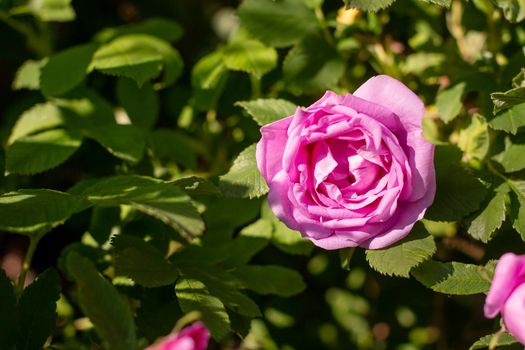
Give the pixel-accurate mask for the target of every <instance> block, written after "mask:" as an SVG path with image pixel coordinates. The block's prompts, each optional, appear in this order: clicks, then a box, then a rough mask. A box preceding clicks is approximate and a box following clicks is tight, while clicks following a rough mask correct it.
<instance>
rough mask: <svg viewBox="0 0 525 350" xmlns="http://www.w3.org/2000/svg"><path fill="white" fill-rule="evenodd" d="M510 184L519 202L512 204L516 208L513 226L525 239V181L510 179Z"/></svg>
mask: <svg viewBox="0 0 525 350" xmlns="http://www.w3.org/2000/svg"><path fill="white" fill-rule="evenodd" d="M509 185H510V187H511V189H512V191H513V192H514V194H515V196H516V197H517V200H518V202H517V203H513V204H512V205H511V208H513V209H514V212H513V213H512V214H513V222H512V227H514V229H516V231H518V233H519V234H520V235H521V238H522V239H523V240H524V241H525V181H510V182H509Z"/></svg>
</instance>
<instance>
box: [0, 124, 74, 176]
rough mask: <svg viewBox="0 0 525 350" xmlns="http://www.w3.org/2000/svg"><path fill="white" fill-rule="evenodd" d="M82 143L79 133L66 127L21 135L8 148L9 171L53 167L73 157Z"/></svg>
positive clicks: (28, 171) (26, 172) (16, 171)
mask: <svg viewBox="0 0 525 350" xmlns="http://www.w3.org/2000/svg"><path fill="white" fill-rule="evenodd" d="M81 144H82V136H81V135H80V134H79V133H77V132H73V131H68V130H64V129H54V130H49V131H43V132H41V133H39V134H36V135H30V136H24V137H21V138H19V139H17V140H16V141H15V142H13V143H12V144H11V145H10V146H9V147H8V148H7V150H6V168H7V171H9V172H11V173H16V174H36V173H40V172H43V171H46V170H49V169H52V168H54V167H56V166H58V165H60V164H62V163H63V162H65V161H66V160H67V159H68V158H69V157H71V156H72V155H73V153H75V151H76V150H77V149H78V148H79V147H80V145H81Z"/></svg>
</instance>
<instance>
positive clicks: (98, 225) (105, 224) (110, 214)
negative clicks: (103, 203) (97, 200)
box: [89, 207, 120, 245]
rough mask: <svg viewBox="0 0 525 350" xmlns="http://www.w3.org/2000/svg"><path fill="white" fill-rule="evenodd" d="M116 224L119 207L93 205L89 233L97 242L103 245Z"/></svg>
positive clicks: (118, 220) (118, 216)
mask: <svg viewBox="0 0 525 350" xmlns="http://www.w3.org/2000/svg"><path fill="white" fill-rule="evenodd" d="M118 224H120V208H119V207H95V208H93V212H92V214H91V225H90V226H89V233H90V234H91V236H92V237H93V238H94V239H95V241H97V243H98V244H100V245H103V244H104V243H106V242H107V241H108V239H109V237H110V235H111V232H112V230H113V228H114V227H115V226H117V225H118Z"/></svg>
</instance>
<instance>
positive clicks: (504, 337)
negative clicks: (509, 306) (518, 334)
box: [469, 332, 518, 350]
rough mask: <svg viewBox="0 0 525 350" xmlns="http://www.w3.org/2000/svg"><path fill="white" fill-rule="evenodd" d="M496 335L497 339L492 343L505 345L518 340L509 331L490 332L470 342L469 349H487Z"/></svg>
mask: <svg viewBox="0 0 525 350" xmlns="http://www.w3.org/2000/svg"><path fill="white" fill-rule="evenodd" d="M494 337H497V341H496V343H495V344H494V345H496V346H505V345H512V344H516V343H518V341H517V340H516V339H515V338H514V337H513V336H512V335H511V334H509V333H507V332H505V333H502V334H490V335H486V336H484V337H483V338H481V339H479V340H478V341H477V342H475V343H474V344H472V346H471V347H470V348H469V350H477V349H487V348H488V347H489V345H491V342H492V339H493V338H494Z"/></svg>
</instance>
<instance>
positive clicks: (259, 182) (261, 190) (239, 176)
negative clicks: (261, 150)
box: [219, 145, 268, 198]
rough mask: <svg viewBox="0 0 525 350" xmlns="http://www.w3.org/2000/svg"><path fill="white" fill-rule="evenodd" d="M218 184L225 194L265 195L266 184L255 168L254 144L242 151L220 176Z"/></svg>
mask: <svg viewBox="0 0 525 350" xmlns="http://www.w3.org/2000/svg"><path fill="white" fill-rule="evenodd" d="M219 186H220V188H221V191H222V192H223V193H224V194H225V195H226V196H231V197H242V198H246V197H248V198H255V197H260V196H262V195H265V194H266V193H267V192H268V186H267V185H266V181H265V180H264V179H263V177H262V176H261V174H260V173H259V170H258V169H257V162H256V160H255V145H251V146H249V147H248V148H246V149H245V150H244V151H242V152H241V153H240V154H239V156H237V158H236V159H235V160H234V162H233V165H232V167H231V168H230V170H229V171H228V173H227V174H225V175H223V176H221V177H220V183H219Z"/></svg>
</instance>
